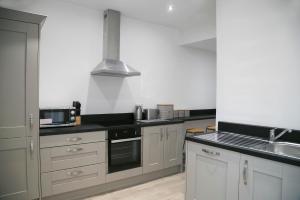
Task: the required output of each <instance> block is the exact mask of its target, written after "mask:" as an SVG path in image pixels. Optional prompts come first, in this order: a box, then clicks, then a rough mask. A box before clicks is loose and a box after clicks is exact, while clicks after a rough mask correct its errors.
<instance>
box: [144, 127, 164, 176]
mask: <svg viewBox="0 0 300 200" xmlns="http://www.w3.org/2000/svg"><path fill="white" fill-rule="evenodd" d="M163 140H164V128H163V127H162V126H155V127H146V128H143V173H149V172H153V171H157V170H160V169H163V165H164V162H163V161H164V155H163V149H164V142H163Z"/></svg>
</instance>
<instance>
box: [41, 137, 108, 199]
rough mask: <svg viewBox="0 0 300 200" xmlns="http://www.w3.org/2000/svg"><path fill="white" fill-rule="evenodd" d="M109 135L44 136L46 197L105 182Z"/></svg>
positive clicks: (43, 153)
mask: <svg viewBox="0 0 300 200" xmlns="http://www.w3.org/2000/svg"><path fill="white" fill-rule="evenodd" d="M105 155H106V150H105V132H104V131H96V132H87V133H76V134H66V135H57V136H43V137H41V171H42V175H41V179H42V196H43V197H45V196H51V195H56V194H60V193H64V192H69V191H73V190H77V189H81V188H86V187H90V186H94V185H100V184H102V183H105V171H106V170H105Z"/></svg>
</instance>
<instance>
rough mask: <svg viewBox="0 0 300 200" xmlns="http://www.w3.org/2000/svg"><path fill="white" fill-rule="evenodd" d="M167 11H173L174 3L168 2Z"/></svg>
mask: <svg viewBox="0 0 300 200" xmlns="http://www.w3.org/2000/svg"><path fill="white" fill-rule="evenodd" d="M167 11H168V12H169V13H171V12H173V11H174V5H173V4H171V3H170V4H168V6H167Z"/></svg>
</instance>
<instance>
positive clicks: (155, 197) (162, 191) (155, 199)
mask: <svg viewBox="0 0 300 200" xmlns="http://www.w3.org/2000/svg"><path fill="white" fill-rule="evenodd" d="M184 192H185V174H184V173H182V174H176V175H173V176H168V177H164V178H160V179H157V180H154V181H151V182H147V183H144V184H140V185H136V186H133V187H129V188H126V189H122V190H118V191H114V192H111V193H106V194H103V195H99V196H94V197H89V198H87V199H85V200H184Z"/></svg>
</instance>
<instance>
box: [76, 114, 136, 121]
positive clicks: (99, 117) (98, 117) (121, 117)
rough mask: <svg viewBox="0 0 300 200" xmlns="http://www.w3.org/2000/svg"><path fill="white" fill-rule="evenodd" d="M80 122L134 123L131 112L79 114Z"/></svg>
mask: <svg viewBox="0 0 300 200" xmlns="http://www.w3.org/2000/svg"><path fill="white" fill-rule="evenodd" d="M81 122H82V124H102V123H103V124H107V123H116V124H118V123H122V124H124V123H128V124H131V123H134V115H133V113H110V114H93V115H81Z"/></svg>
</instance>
